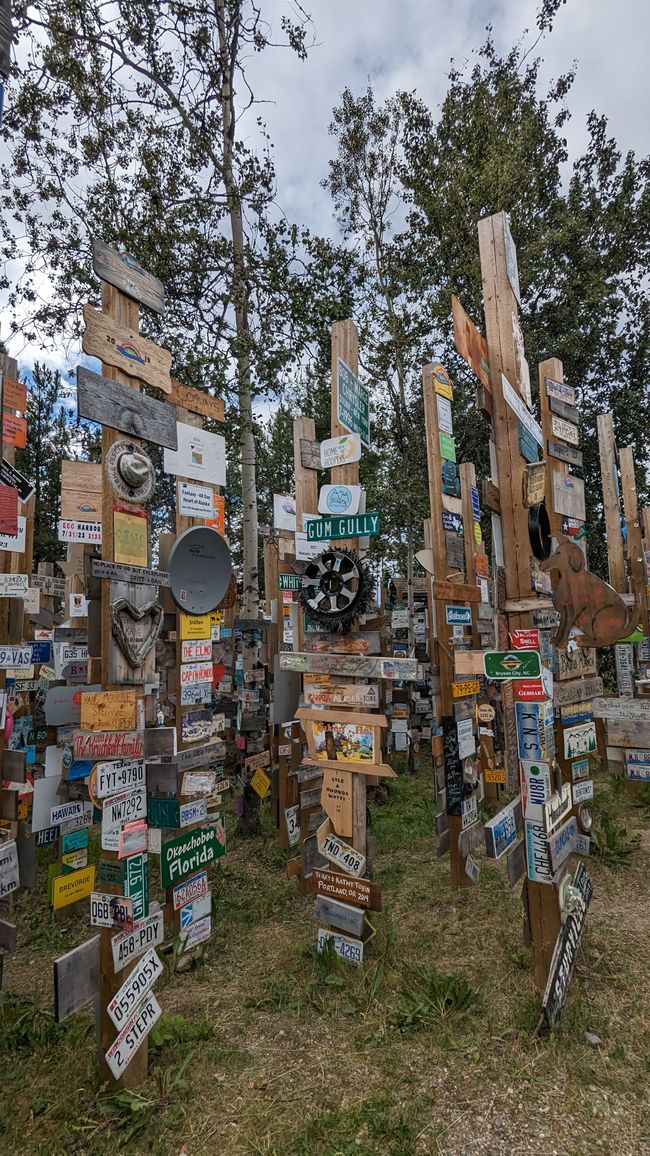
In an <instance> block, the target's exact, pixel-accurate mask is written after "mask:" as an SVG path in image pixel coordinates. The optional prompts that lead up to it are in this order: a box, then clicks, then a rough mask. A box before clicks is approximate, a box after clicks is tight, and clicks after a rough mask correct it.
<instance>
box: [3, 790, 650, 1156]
mask: <svg viewBox="0 0 650 1156" xmlns="http://www.w3.org/2000/svg"><path fill="white" fill-rule="evenodd" d="M595 811H596V816H597V819H596V830H597V835H598V840H599V843H600V845H601V854H592V856H591V857H590V860H589V864H588V867H589V871H590V873H591V875H592V877H593V880H594V898H593V902H592V905H591V908H590V912H589V916H588V922H587V929H586V932H585V935H584V938H583V942H582V946H581V949H580V955H579V958H578V965H577V969H576V974H575V976H574V980H573V984H572V987H571V992H570V998H569V1001H568V1005H567V1007H566V1009H565V1012H564V1015H563V1019H562V1022H561V1025H560V1028H559V1030H558V1031H557V1032H556V1033H555V1034H553V1035H550V1036H549V1035H543V1036H541V1037H540V1036H538V1035H537V1034H536V1027H537V1025H538V1022H539V1014H540V999H539V995H538V994H537V993H536V992H535V990H534V987H533V984H532V980H531V968H530V957H529V953H528V952H527V951H525V950H524V949H523V947H522V906H521V897H520V885H518V886H517V887H515V888H514V889H510V888H509V886H508V884H507V880H506V877H505V867H504V865H503V864H502V863H491V862H489V861H488V860H486V859H484V858H483V859H481V868H482V870H481V878H480V881H479V884H478V886H477V887H475V888H473V889H471V890H469V891H467V892H463V893H452V891H451V890H450V887H449V878H448V870H449V869H448V862H447V861H446V860H445V859H441V860H438V859H437V858H436V852H435V809H434V805H433V795H432V789H431V774H430V771H425V770H423V771H422V772H420V773H419V774H418V775H416V776H408V775H400V777H399V778H398V779H397V780H396V782H395V783H394V784H393V785H391V788H390V794H389V799H388V802H387V803H385V804H383V805H377V806H375V807H373V817H372V832H373V835H374V837H375V839H376V845H377V858H376V863H375V874H376V878H377V880H378V882H380V883H381V886H382V890H383V901H384V907H383V911H382V913H381V914H380V915H377V916H372V915H371V920H372V922H373V924H374V925H375V927H376V935H375V937H374V938H373V940H372V942H371V943H370V944H369V945H368V947H367V950H366V961H365V963H364V966H363V967H362V968H360V969H355V968H351V967H349V966H347V965H345V964H343V963H341V962H340V961H338V960H337V959H336V958H334V959H331V958H326V957H319V956H318V955H317V953H316V950H315V940H316V923H315V920H314V916H313V903H312V900H311V899H310V898H309V897H303V896H301V895H300V894H299V892H298V889H297V884H296V882H295V881H288V880H287V878H286V870H285V862H286V855H285V854H284V853H283V852H282V851H280V849H279V845H278V839H277V833H276V832H275V831H274V829H273V828H272V825H271V823H270V819H269V818H268V816H266V819H265V828H264V834H263V835H262V836H261V837H260V838H259V839H256V840H254V841H251V842H247V843H242V842H239V843H238V842H236V841H235V840H233V839H231V841H230V846H231V848H232V849H231V850H230V852H229V855H228V857H227V861H226V862H225V863H223V862H222V864H221V865H220V866H219V868H218V869H217V871H216V873H215V881H214V886H213V900H214V903H213V907H214V911H213V925H214V928H215V934H214V937H213V940H212V941H211V943H210V944H209V946H208V947H207V950H206V951H205V954H204V956H203V958H202V960H201V961H200V962H199V963H198V965H197V966H195V967H194V968H193V969H192V970H191V971H190V972H187V973H185V974H182V975H180V974H174V973H173V972H172V969H171V961H170V957H167V970H166V974H165V975H164V976H163V977H162V978H161V980H160V981H159V983H158V985H157V987H156V994H157V996H158V999H159V1001H160V1004H161V1006H162V1008H163V1018H162V1019H161V1020H160V1021H159V1023H158V1024H157V1025H156V1027H155V1028H154V1029H153V1032H152V1033H151V1035H150V1037H149V1078H148V1081H147V1084H146V1085H145V1086H144V1087H142V1088H141V1089H140V1090H139V1091H137V1092H129V1091H121V1092H117V1093H116V1092H115V1091H114V1090H113V1091H111V1090H110V1089H107V1088H105V1087H102V1086H101V1085H100V1081H99V1076H98V1069H97V1064H96V1052H95V1042H94V1026H93V1022H92V1018H91V1016H90V1014H89V1013H86V1012H83V1013H79V1014H77V1015H75V1016H74V1017H72V1018H71V1019H69V1020H68V1021H66V1022H65V1023H64V1024H62V1025H56V1024H55V1023H54V1021H53V1018H52V1014H51V1013H52V960H53V959H54V958H55V957H56V956H57V955H59V954H62V953H63V952H64V951H66V950H69V949H70V948H71V947H73V946H74V945H75V944H77V943H80V942H83V940H84V939H86V938H87V937H88V934H89V931H88V927H87V924H86V920H85V917H84V915H83V914H82V913H81V912H74V913H73V914H70V913H66V912H65V911H64V912H63V913H62V915H59V914H57V916H54V914H53V913H52V912H51V911H50V910H49V909H48V907H47V906H46V903H45V898H44V896H45V878H46V872H47V862H48V860H49V858H51V852H50V851H49V850H47V849H45V850H44V851H43V852H41V853H40V854H41V855H42V862H41V863H40V865H39V871H40V872H41V873H42V879H39V886H38V887H37V888H36V889H35V891H34V892H32V893H29V892H24V893H22V894H21V896H20V899H19V902H18V913H17V922H18V925H19V949H18V951H17V952H16V954H15V955H14V956H11V957H5V969H4V994H3V995H2V997H1V1001H2V1002H1V1003H0V1061H1V1071H2V1080H3V1096H2V1098H1V1100H0V1152H2V1153H3V1154H4V1153H7V1154H12V1156H13V1154H15V1156H27V1154H29V1156H71V1154H84V1156H85V1154H88V1156H90V1154H93V1156H94V1154H105V1153H113V1152H128V1153H135V1154H140V1153H156V1154H158V1153H159V1154H161V1156H181V1154H182V1156H204V1154H205V1156H207V1154H208V1153H209V1154H210V1156H213V1154H214V1153H215V1152H220V1153H227V1154H230V1153H232V1154H233V1156H238V1154H240V1153H242V1154H243V1153H273V1154H275V1153H277V1154H278V1156H279V1154H282V1156H348V1154H350V1153H354V1154H358V1156H370V1154H375V1153H381V1154H383V1153H387V1154H395V1156H411V1154H413V1156H419V1154H424V1153H444V1154H462V1156H479V1154H480V1156H490V1154H501V1153H506V1152H507V1153H512V1154H519V1153H527V1154H532V1153H535V1154H537V1153H544V1154H545V1156H578V1154H580V1156H582V1154H585V1156H586V1154H587V1153H589V1154H591V1153H599V1154H600V1153H603V1154H604V1153H611V1154H612V1156H639V1154H642V1153H650V1114H649V1105H648V1075H649V1069H650V1019H649V1014H650V1002H649V999H648V979H649V970H648V925H649V913H650V906H649V890H648V889H649V882H648V881H649V879H650V837H649V836H648V833H647V832H646V826H647V825H648V819H649V817H650V797H649V796H648V795H647V794H646V795H644V793H643V788H640V787H639V786H638V785H634V784H626V783H623V782H621V781H620V780H616V779H610V778H609V777H607V776H606V775H600V776H599V777H598V779H597V784H596V801H595ZM232 827H233V821H232V820H230V822H229V829H232ZM586 1033H591V1035H592V1036H595V1037H597V1041H598V1042H594V1041H593V1040H592V1041H591V1042H589V1041H588V1040H587V1038H586Z"/></svg>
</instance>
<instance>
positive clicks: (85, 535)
mask: <svg viewBox="0 0 650 1156" xmlns="http://www.w3.org/2000/svg"><path fill="white" fill-rule="evenodd" d="M57 537H58V539H59V542H84V543H86V544H90V543H94V544H95V545H101V540H102V527H101V522H79V521H71V520H69V519H67V520H64V519H63V518H60V519H59V523H58V529H57Z"/></svg>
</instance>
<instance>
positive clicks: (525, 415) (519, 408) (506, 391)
mask: <svg viewBox="0 0 650 1156" xmlns="http://www.w3.org/2000/svg"><path fill="white" fill-rule="evenodd" d="M501 387H502V389H503V397H504V399H505V401H506V403H507V404H508V405H509V406H510V409H511V410H512V411H513V413H516V415H517V417H518V418H519V421H520V422H521V424H522V425H523V427H524V429H525V430H527V431H528V433H529V434H530V435H531V436H532V437H533V438H534V439H535V441H536V442H537V444H538V445H539V446H542V448H543V446H544V435H543V433H542V427H541V426H540V424H539V422H537V421H536V420H535V418H534V417H533V415H532V413H531V412H530V411H529V410H528V409H527V407H526V406H525V404H524V402H523V401H522V400H521V398H520V397H519V394H518V393H515V391H514V389H513V388H512V386H511V384H510V382H509V381H508V379H507V377H505V376H504V375H503V374H501Z"/></svg>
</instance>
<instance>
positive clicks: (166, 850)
mask: <svg viewBox="0 0 650 1156" xmlns="http://www.w3.org/2000/svg"><path fill="white" fill-rule="evenodd" d="M217 828H218V829H219V830H217ZM225 853H226V838H225V833H224V831H223V825H222V824H221V823H218V824H216V825H214V826H209V827H201V828H199V829H198V830H194V831H188V832H187V833H186V834H183V835H179V836H177V838H175V839H170V840H169V841H167V842H166V843H163V845H162V850H161V855H160V883H161V886H162V887H169V886H170V884H172V883H178V882H180V881H181V880H182V879H184V878H185V876H187V875H191V874H192V872H193V871H197V870H198V869H199V868H200V867H204V866H207V864H208V863H212V862H213V861H214V860H215V859H219V858H220V857H221V856H222V855H225Z"/></svg>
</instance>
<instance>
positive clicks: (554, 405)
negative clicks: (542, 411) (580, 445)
mask: <svg viewBox="0 0 650 1156" xmlns="http://www.w3.org/2000/svg"><path fill="white" fill-rule="evenodd" d="M548 408H549V409H550V411H551V413H555V414H557V416H558V417H563V418H564V420H565V421H571V422H573V424H574V425H578V424H579V416H580V415H579V414H578V411H577V409H576V407H575V406H574V405H567V403H566V402H565V401H561V400H560V398H559V397H552V396H551V395H550V394H549V395H548Z"/></svg>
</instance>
